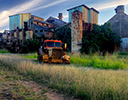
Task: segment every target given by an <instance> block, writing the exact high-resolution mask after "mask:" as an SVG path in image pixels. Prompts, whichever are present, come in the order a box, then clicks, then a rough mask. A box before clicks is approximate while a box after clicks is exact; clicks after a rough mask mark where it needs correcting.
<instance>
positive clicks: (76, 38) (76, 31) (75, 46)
mask: <svg viewBox="0 0 128 100" xmlns="http://www.w3.org/2000/svg"><path fill="white" fill-rule="evenodd" d="M71 24H72V25H71V26H72V33H71V38H72V44H71V45H72V47H71V49H72V53H73V54H74V53H80V49H81V45H80V44H81V43H82V36H83V34H82V30H83V23H82V13H81V12H80V11H74V12H73V13H72V23H71Z"/></svg>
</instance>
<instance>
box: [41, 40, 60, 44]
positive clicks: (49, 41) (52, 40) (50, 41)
mask: <svg viewBox="0 0 128 100" xmlns="http://www.w3.org/2000/svg"><path fill="white" fill-rule="evenodd" d="M44 42H60V43H62V41H61V40H45V41H44Z"/></svg>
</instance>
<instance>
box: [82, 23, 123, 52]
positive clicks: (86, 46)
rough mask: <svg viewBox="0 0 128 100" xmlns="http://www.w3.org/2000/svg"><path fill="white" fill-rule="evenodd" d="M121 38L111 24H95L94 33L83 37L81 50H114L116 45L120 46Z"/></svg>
mask: <svg viewBox="0 0 128 100" xmlns="http://www.w3.org/2000/svg"><path fill="white" fill-rule="evenodd" d="M120 43H121V38H120V37H119V36H117V35H116V34H115V33H113V31H112V29H111V24H110V23H107V24H104V25H101V26H98V25H95V24H94V25H93V30H92V33H89V34H88V35H87V36H85V37H83V43H82V49H81V52H85V53H87V54H89V53H95V52H97V51H100V52H105V51H108V52H113V51H114V47H115V45H116V46H120Z"/></svg>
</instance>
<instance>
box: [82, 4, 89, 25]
mask: <svg viewBox="0 0 128 100" xmlns="http://www.w3.org/2000/svg"><path fill="white" fill-rule="evenodd" d="M82 17H83V21H84V22H85V23H88V9H87V8H85V7H84V6H83V15H82Z"/></svg>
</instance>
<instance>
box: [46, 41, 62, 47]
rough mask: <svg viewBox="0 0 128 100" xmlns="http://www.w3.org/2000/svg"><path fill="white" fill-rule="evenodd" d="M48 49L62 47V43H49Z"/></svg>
mask: <svg viewBox="0 0 128 100" xmlns="http://www.w3.org/2000/svg"><path fill="white" fill-rule="evenodd" d="M47 47H61V43H60V42H47Z"/></svg>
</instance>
